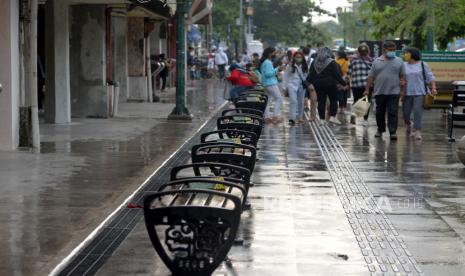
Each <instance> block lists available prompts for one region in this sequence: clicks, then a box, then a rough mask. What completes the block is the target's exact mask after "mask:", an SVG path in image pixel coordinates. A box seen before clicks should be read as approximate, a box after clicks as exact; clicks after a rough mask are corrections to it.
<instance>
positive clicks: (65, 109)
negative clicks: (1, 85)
mask: <svg viewBox="0 0 465 276" xmlns="http://www.w3.org/2000/svg"><path fill="white" fill-rule="evenodd" d="M45 6H46V11H45V27H46V28H45V29H46V31H45V32H46V33H45V46H46V54H45V56H46V59H45V63H46V70H47V72H46V74H47V76H46V92H45V94H46V97H45V120H46V122H47V123H57V124H66V123H70V122H71V92H70V91H71V89H70V73H69V70H70V68H69V5H68V4H67V1H63V0H48V1H47V2H46V5H45Z"/></svg>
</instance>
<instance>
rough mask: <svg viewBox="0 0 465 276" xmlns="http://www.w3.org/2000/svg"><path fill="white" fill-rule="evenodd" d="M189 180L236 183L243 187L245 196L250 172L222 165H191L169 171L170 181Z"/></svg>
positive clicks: (205, 163) (247, 190)
mask: <svg viewBox="0 0 465 276" xmlns="http://www.w3.org/2000/svg"><path fill="white" fill-rule="evenodd" d="M191 178H210V179H216V180H222V181H228V182H234V183H238V184H241V185H243V186H244V188H245V191H246V195H247V194H248V192H249V188H250V171H249V170H248V169H246V168H244V167H239V166H234V165H230V164H224V163H209V162H203V163H192V164H187V165H183V166H178V167H175V168H173V169H172V170H171V181H176V180H181V179H191Z"/></svg>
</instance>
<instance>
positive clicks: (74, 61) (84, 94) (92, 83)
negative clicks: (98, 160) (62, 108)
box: [70, 5, 108, 118]
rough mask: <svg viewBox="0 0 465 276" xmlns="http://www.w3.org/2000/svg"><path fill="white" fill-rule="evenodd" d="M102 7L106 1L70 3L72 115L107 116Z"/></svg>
mask: <svg viewBox="0 0 465 276" xmlns="http://www.w3.org/2000/svg"><path fill="white" fill-rule="evenodd" d="M105 8H106V6H105V5H73V6H71V8H70V9H71V21H70V22H71V36H70V60H71V63H70V73H71V107H72V116H73V117H80V118H83V117H84V118H85V117H96V118H106V117H108V107H107V102H108V98H107V86H106V43H105V24H106V23H105V18H106V17H105V16H106V15H105Z"/></svg>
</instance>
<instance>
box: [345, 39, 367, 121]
mask: <svg viewBox="0 0 465 276" xmlns="http://www.w3.org/2000/svg"><path fill="white" fill-rule="evenodd" d="M372 65H373V58H372V57H371V56H370V48H369V47H368V45H366V44H360V45H359V46H358V48H357V53H356V55H355V56H354V57H353V58H352V59H351V60H350V64H349V69H348V71H347V76H348V78H349V79H350V88H351V89H352V95H353V96H354V103H356V102H357V101H358V100H360V99H361V98H362V97H363V96H364V92H365V87H366V84H367V79H368V74H369V73H370V70H371V66H372ZM372 94H373V89H372V88H371V87H370V90H369V94H368V101H369V102H371V97H372ZM369 114H370V110H368V112H367V114H366V115H365V116H364V117H363V119H364V120H363V125H364V126H368V116H369ZM350 122H351V123H352V124H355V123H356V116H355V114H352V116H351V117H350Z"/></svg>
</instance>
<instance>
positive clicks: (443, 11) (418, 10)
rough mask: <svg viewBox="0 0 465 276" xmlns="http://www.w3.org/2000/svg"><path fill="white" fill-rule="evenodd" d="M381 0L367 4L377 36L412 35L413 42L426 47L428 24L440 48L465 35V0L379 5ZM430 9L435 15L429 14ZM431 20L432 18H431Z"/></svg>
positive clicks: (401, 1)
mask: <svg viewBox="0 0 465 276" xmlns="http://www.w3.org/2000/svg"><path fill="white" fill-rule="evenodd" d="M380 2H384V1H378V0H369V1H368V2H367V3H365V4H364V7H365V8H366V9H368V10H371V15H370V19H371V20H372V21H373V24H374V35H375V37H376V38H378V39H386V38H397V37H400V38H410V39H411V40H412V44H413V45H414V46H416V47H418V48H420V49H423V48H424V46H425V42H426V33H427V28H428V25H429V24H431V25H432V26H433V29H434V31H435V40H436V43H437V44H438V46H439V48H440V49H445V48H446V47H447V44H448V43H449V42H450V41H452V40H453V39H454V38H455V37H457V36H463V35H465V17H464V16H463V15H464V14H465V0H434V1H433V5H432V6H428V2H427V0H398V1H389V3H388V4H383V5H380ZM430 9H431V11H432V12H431V14H432V15H433V18H434V19H433V18H430V17H428V12H429V11H430ZM429 20H432V21H429Z"/></svg>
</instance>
